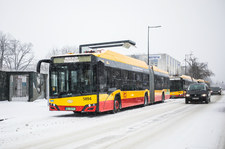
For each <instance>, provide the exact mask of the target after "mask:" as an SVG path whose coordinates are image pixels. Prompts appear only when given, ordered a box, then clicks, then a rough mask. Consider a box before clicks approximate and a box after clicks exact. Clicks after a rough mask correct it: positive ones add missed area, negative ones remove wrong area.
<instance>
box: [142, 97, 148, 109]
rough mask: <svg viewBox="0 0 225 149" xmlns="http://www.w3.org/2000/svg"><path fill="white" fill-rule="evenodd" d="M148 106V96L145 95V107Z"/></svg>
mask: <svg viewBox="0 0 225 149" xmlns="http://www.w3.org/2000/svg"><path fill="white" fill-rule="evenodd" d="M147 105H148V94H145V96H144V104H143V107H145V106H147Z"/></svg>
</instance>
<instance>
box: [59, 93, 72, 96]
mask: <svg viewBox="0 0 225 149" xmlns="http://www.w3.org/2000/svg"><path fill="white" fill-rule="evenodd" d="M63 96H64V97H65V96H72V93H71V92H60V93H59V97H63Z"/></svg>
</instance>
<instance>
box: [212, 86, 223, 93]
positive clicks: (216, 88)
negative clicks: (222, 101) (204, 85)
mask: <svg viewBox="0 0 225 149" xmlns="http://www.w3.org/2000/svg"><path fill="white" fill-rule="evenodd" d="M211 90H212V91H211V92H212V93H211V94H219V95H221V94H222V88H221V87H217V86H215V87H211Z"/></svg>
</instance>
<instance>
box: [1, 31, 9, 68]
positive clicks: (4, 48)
mask: <svg viewBox="0 0 225 149" xmlns="http://www.w3.org/2000/svg"><path fill="white" fill-rule="evenodd" d="M8 45H9V39H8V38H7V36H6V35H5V34H3V33H2V32H0V70H1V69H2V67H3V62H4V58H5V54H6V52H7V50H8Z"/></svg>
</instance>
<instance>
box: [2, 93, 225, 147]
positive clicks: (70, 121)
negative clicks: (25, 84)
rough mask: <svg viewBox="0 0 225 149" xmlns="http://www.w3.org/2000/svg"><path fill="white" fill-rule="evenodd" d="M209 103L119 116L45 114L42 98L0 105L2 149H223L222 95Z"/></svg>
mask: <svg viewBox="0 0 225 149" xmlns="http://www.w3.org/2000/svg"><path fill="white" fill-rule="evenodd" d="M211 100H212V102H211V103H210V104H184V99H170V100H167V101H165V103H160V104H154V105H150V106H146V107H136V108H129V109H126V110H122V111H121V112H119V113H117V114H109V113H101V114H97V115H94V114H88V115H87V114H82V115H79V114H75V115H74V114H73V113H72V112H64V111H61V112H59V111H54V112H53V111H49V110H48V106H47V101H46V100H45V99H42V100H37V101H35V102H18V101H17V102H7V101H3V102H0V149H5V148H12V149H15V148H21V149H24V148H41V149H42V148H45V149H46V148H68V149H70V148H74V149H75V148H76V149H83V148H85V149H89V148H96V149H101V148H102V149H105V148H110V149H114V148H119V149H123V148H127V149H130V148H138V149H139V148H147V149H148V148H149V149H164V148H165V149H168V148H169V149H225V96H224V95H222V96H219V95H216V96H212V99H211Z"/></svg>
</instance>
